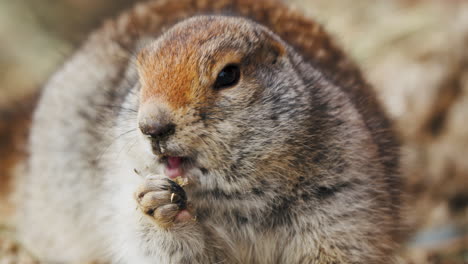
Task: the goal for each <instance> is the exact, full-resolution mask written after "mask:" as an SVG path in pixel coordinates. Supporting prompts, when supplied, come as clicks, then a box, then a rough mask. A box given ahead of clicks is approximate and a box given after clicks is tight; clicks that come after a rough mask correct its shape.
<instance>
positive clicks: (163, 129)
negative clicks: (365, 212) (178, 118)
mask: <svg viewBox="0 0 468 264" xmlns="http://www.w3.org/2000/svg"><path fill="white" fill-rule="evenodd" d="M175 128H176V126H175V124H174V123H171V122H164V121H159V122H152V123H149V124H148V123H145V124H143V125H140V130H141V132H142V133H143V134H145V135H147V136H149V137H151V139H154V140H158V141H159V140H163V139H166V138H167V137H169V136H170V135H172V134H174V132H175Z"/></svg>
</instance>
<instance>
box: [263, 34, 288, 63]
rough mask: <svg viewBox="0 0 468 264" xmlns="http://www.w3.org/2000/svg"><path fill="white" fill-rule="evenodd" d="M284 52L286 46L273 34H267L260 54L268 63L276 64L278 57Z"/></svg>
mask: <svg viewBox="0 0 468 264" xmlns="http://www.w3.org/2000/svg"><path fill="white" fill-rule="evenodd" d="M285 54H286V47H285V45H284V44H283V43H281V41H280V40H278V39H276V38H275V37H273V36H267V39H266V41H265V45H264V46H263V47H262V51H261V56H262V57H263V58H264V60H266V61H267V62H268V63H271V64H276V62H277V61H278V59H279V58H280V57H282V56H284V55H285Z"/></svg>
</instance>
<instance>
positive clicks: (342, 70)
mask: <svg viewBox="0 0 468 264" xmlns="http://www.w3.org/2000/svg"><path fill="white" fill-rule="evenodd" d="M233 62H235V63H236V64H238V65H240V69H241V71H242V77H241V80H240V81H239V84H238V85H236V86H235V87H232V88H229V89H224V90H220V91H215V90H213V89H212V85H211V83H212V78H213V74H214V76H216V73H217V72H219V70H220V69H222V67H223V66H224V65H226V64H229V63H233ZM161 111H165V113H166V114H168V115H170V116H171V120H172V121H173V122H174V123H175V124H176V125H177V126H176V130H175V134H174V135H173V136H171V138H170V139H168V140H167V142H165V143H164V145H161V146H160V147H164V148H165V149H166V152H167V153H173V155H172V156H189V157H192V158H193V160H194V164H196V166H195V167H194V168H192V169H191V170H190V177H191V180H193V184H191V185H190V186H188V187H187V188H186V190H185V191H186V193H187V196H188V202H189V203H190V206H189V211H190V213H191V214H192V215H194V217H195V218H196V220H193V221H189V222H184V223H175V224H173V225H170V226H169V227H164V228H162V227H161V226H158V224H156V223H155V221H154V219H150V217H148V216H147V215H145V214H143V213H142V212H140V211H139V210H138V206H137V203H136V202H135V198H134V192H135V191H136V189H137V188H138V186H139V185H141V184H142V181H144V177H146V176H147V175H155V174H157V175H160V174H162V167H161V164H159V162H158V159H157V157H155V154H153V152H152V151H151V144H150V143H149V142H148V140H147V138H146V137H145V136H143V135H142V133H141V131H140V129H139V127H138V125H139V122H140V125H141V122H143V121H144V120H146V119H144V116H145V115H146V114H148V113H150V114H148V115H149V116H150V117H149V118H152V115H151V113H153V114H154V113H159V112H161ZM145 118H146V117H145ZM142 120H143V121H142ZM30 135H31V136H30V144H29V145H30V157H29V159H28V161H27V166H28V175H26V176H25V177H22V178H21V179H20V180H19V183H18V184H17V185H18V186H20V187H21V188H20V190H18V192H17V193H18V201H19V202H18V203H19V204H18V208H19V209H18V214H17V221H18V223H19V233H20V237H21V240H22V241H23V242H24V243H25V245H26V246H27V247H28V248H29V249H30V250H31V252H33V253H34V254H35V255H36V256H38V257H39V258H40V259H41V260H43V261H45V262H47V263H75V262H79V263H83V262H86V261H98V262H102V263H142V264H144V263H324V264H331V263H377V264H378V263H392V261H393V256H392V255H393V253H394V251H395V249H396V247H397V245H398V239H399V225H400V212H399V208H400V178H399V153H398V142H397V140H396V138H395V136H394V134H393V132H392V129H391V125H390V122H389V121H388V119H387V118H386V116H385V114H384V113H383V111H382V110H381V107H380V105H379V104H378V102H377V101H376V98H375V96H374V92H373V90H372V88H371V87H370V86H369V85H368V84H367V83H366V82H365V81H364V80H363V78H362V77H361V74H360V71H359V70H358V68H357V67H356V66H355V65H354V64H353V63H352V62H351V61H350V60H349V59H348V58H347V57H346V56H345V55H344V54H343V52H342V51H341V50H340V49H339V48H337V47H336V46H335V44H334V43H333V41H332V40H331V39H330V38H329V36H328V35H327V33H325V32H324V30H323V29H322V27H321V26H320V25H319V24H317V23H316V22H314V21H312V20H310V19H307V18H305V17H303V16H302V15H301V14H299V13H297V12H295V11H291V10H290V9H288V8H287V7H286V6H284V5H283V4H281V3H279V2H276V1H270V0H261V1H247V0H221V1H219V0H180V1H169V0H156V1H149V2H144V3H140V4H138V5H137V6H136V7H135V8H133V9H131V10H129V11H127V12H125V13H124V14H122V15H121V16H119V17H118V18H116V19H114V20H109V21H107V22H106V23H105V24H104V25H103V26H102V27H101V28H100V29H98V30H96V31H95V32H94V33H92V34H91V35H90V37H89V39H88V40H87V41H86V42H85V43H84V45H83V46H82V47H81V48H80V49H79V50H78V51H77V52H76V54H75V55H74V56H73V57H72V58H70V60H68V61H67V62H66V63H65V64H64V65H63V66H62V67H61V69H59V70H58V71H57V73H55V74H54V75H53V76H52V78H51V79H50V81H49V82H48V83H47V85H46V86H45V88H44V91H43V94H42V97H41V99H40V101H39V105H38V107H37V110H36V112H35V115H34V120H33V125H32V129H31V133H30ZM161 144H162V143H161ZM171 199H172V198H171ZM137 200H138V198H137ZM171 202H172V201H171ZM135 208H137V209H135Z"/></svg>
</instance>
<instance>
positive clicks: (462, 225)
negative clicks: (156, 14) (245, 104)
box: [0, 0, 468, 264]
mask: <svg viewBox="0 0 468 264" xmlns="http://www.w3.org/2000/svg"><path fill="white" fill-rule="evenodd" d="M134 2H136V1H135V0H99V1H96V0H41V1H36V0H0V108H8V107H11V105H12V102H17V101H21V98H24V97H25V96H28V95H30V94H31V93H33V92H34V91H37V90H38V89H39V88H40V87H41V85H42V84H43V83H44V81H45V80H46V79H47V78H48V76H49V75H50V74H51V73H52V72H53V71H54V69H56V68H57V67H59V65H60V64H61V63H62V62H63V61H64V60H65V59H66V58H67V56H69V55H70V54H71V53H72V52H73V50H75V49H76V48H77V47H78V46H79V44H80V43H81V42H82V41H83V40H84V39H85V38H86V36H87V33H88V32H89V31H90V30H92V29H93V28H94V27H95V26H96V25H99V24H100V23H101V22H102V21H103V20H105V19H106V18H108V17H109V16H112V15H115V14H116V13H118V12H119V10H121V9H124V8H126V7H129V6H131V5H132V4H133V3H134ZM288 3H289V4H290V5H291V6H293V7H295V8H297V9H299V10H301V12H303V13H304V14H306V15H307V16H310V17H312V18H314V19H316V20H318V21H320V22H321V23H322V24H324V25H325V27H326V28H327V29H328V31H329V32H331V33H332V34H333V35H334V37H335V39H336V40H337V41H338V42H339V43H341V46H342V47H344V49H345V50H346V51H347V52H348V53H349V54H350V55H351V56H352V57H353V58H354V60H356V61H357V62H358V64H359V65H360V67H361V68H362V69H363V71H364V74H365V75H366V77H367V79H368V80H369V81H370V82H371V83H372V84H373V85H374V86H375V88H376V90H377V92H378V96H379V98H380V99H381V101H382V102H383V104H384V106H385V108H386V110H387V112H388V113H389V115H390V117H391V118H392V119H393V120H394V121H395V124H396V127H397V129H398V133H399V136H400V138H401V139H402V141H403V143H404V148H403V153H404V157H403V163H404V164H403V175H404V179H405V188H406V192H407V196H406V198H407V201H408V209H407V212H406V215H407V216H406V220H407V223H408V226H409V227H410V228H409V231H408V237H409V239H408V241H407V243H406V244H405V246H404V248H403V249H402V252H401V255H402V256H403V259H404V260H403V263H413V264H422V263H439V264H459V263H468V1H463V0H458V1H457V0H426V1H423V0H291V1H288ZM0 125H2V124H0ZM3 125H6V126H8V124H3ZM0 184H1V183H0ZM0 187H1V186H0ZM0 189H1V188H0ZM38 242H39V241H38ZM7 263H35V262H34V260H33V257H31V256H28V254H27V252H25V251H24V250H23V249H22V248H21V245H18V244H17V243H16V242H15V237H14V223H13V224H12V223H8V222H6V221H2V219H1V212H0V264H7Z"/></svg>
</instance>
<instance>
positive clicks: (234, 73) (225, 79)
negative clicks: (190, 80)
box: [214, 64, 240, 90]
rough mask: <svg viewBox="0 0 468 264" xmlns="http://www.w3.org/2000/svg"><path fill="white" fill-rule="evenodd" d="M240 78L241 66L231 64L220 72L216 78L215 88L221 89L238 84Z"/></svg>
mask: <svg viewBox="0 0 468 264" xmlns="http://www.w3.org/2000/svg"><path fill="white" fill-rule="evenodd" d="M239 78H240V69H239V66H237V65H234V64H229V65H227V66H226V67H224V68H223V69H222V70H221V71H220V72H219V73H218V77H217V78H216V82H215V84H214V88H215V89H217V90H219V89H223V88H227V87H230V86H233V85H235V84H237V82H238V81H239Z"/></svg>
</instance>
